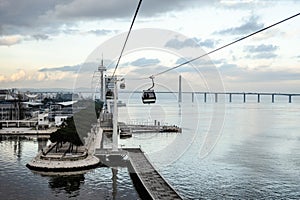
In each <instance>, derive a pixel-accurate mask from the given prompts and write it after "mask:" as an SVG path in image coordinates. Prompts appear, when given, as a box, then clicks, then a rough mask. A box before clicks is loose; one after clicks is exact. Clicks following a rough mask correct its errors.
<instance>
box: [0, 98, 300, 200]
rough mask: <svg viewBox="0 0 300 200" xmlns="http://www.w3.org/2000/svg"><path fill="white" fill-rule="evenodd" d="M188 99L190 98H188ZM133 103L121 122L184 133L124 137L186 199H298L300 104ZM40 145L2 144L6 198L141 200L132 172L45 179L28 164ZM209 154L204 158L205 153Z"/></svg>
mask: <svg viewBox="0 0 300 200" xmlns="http://www.w3.org/2000/svg"><path fill="white" fill-rule="evenodd" d="M186 98H189V97H186ZM132 99H133V98H130V100H128V101H127V104H128V106H127V107H125V108H120V112H119V116H120V120H121V121H124V122H132V123H147V122H148V123H153V121H154V120H159V121H161V122H162V123H163V122H168V123H169V124H176V125H180V126H181V127H182V128H183V131H182V133H181V134H177V133H175V134H174V133H152V134H149V133H147V134H146V133H144V134H138V133H137V134H134V135H133V137H132V138H130V139H127V140H121V141H120V143H121V145H122V146H125V147H137V146H141V147H142V148H143V149H144V151H146V152H147V154H148V156H149V157H150V159H151V160H152V161H153V163H154V164H155V166H156V167H157V169H158V170H159V171H160V172H161V174H162V175H163V176H164V177H165V178H166V180H167V181H168V182H169V183H171V185H172V186H173V187H174V188H175V189H176V190H177V191H178V192H179V193H180V194H181V195H182V196H183V197H185V198H186V199H300V123H299V122H300V103H299V102H297V101H296V102H294V103H292V104H288V103H287V101H286V99H283V100H282V101H280V102H277V103H274V104H272V103H270V101H269V99H267V100H264V99H262V100H261V101H262V103H260V104H257V103H255V99H253V101H252V102H251V99H250V100H249V103H246V104H244V103H241V101H240V102H239V101H237V102H234V103H231V104H229V103H226V104H222V103H218V104H214V103H207V104H203V103H202V102H201V100H200V101H199V103H194V104H192V103H188V102H189V101H190V100H189V99H188V100H186V101H185V102H186V103H183V104H181V105H180V106H179V105H178V104H177V103H176V100H175V97H174V98H173V97H172V98H165V97H163V96H162V97H161V98H160V102H159V103H158V104H156V105H152V106H148V105H146V106H145V105H141V104H140V103H139V102H138V101H136V100H132ZM39 144H40V146H42V145H43V143H41V142H40V141H37V139H36V138H35V139H34V140H28V139H20V138H19V139H18V138H14V139H7V138H2V140H1V141H0V154H1V157H0V165H1V168H0V185H1V187H0V199H69V198H70V199H114V198H115V199H138V198H139V197H138V194H137V192H136V191H135V188H134V186H133V184H132V181H131V179H130V177H129V175H128V171H127V169H126V168H119V169H118V171H117V172H116V174H117V175H116V176H113V174H115V172H114V173H113V171H112V169H111V168H97V169H94V170H91V171H87V172H82V173H81V174H75V175H66V174H65V175H41V174H37V173H34V172H32V171H30V170H28V169H27V168H26V167H25V164H26V163H27V162H28V161H29V160H30V159H32V157H34V156H35V154H36V153H37V151H38V148H39ZM203 152H204V153H203Z"/></svg>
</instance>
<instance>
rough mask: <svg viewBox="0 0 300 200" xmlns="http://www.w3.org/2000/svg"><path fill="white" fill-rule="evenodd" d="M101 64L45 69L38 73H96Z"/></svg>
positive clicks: (88, 63) (89, 63) (90, 63)
mask: <svg viewBox="0 0 300 200" xmlns="http://www.w3.org/2000/svg"><path fill="white" fill-rule="evenodd" d="M98 65H99V63H93V62H87V63H82V64H79V65H73V66H62V67H45V68H41V69H39V70H38V72H73V73H77V72H78V73H82V72H94V71H95V70H97V66H98Z"/></svg>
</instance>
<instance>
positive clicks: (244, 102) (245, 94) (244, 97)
mask: <svg viewBox="0 0 300 200" xmlns="http://www.w3.org/2000/svg"><path fill="white" fill-rule="evenodd" d="M244 103H246V94H245V93H244Z"/></svg>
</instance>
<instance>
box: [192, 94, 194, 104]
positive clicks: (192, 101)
mask: <svg viewBox="0 0 300 200" xmlns="http://www.w3.org/2000/svg"><path fill="white" fill-rule="evenodd" d="M194 96H195V93H194V92H192V103H194V98H195V97H194Z"/></svg>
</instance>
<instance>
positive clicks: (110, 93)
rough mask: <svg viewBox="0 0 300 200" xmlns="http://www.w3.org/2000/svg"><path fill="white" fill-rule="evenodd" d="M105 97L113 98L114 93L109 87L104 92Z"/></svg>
mask: <svg viewBox="0 0 300 200" xmlns="http://www.w3.org/2000/svg"><path fill="white" fill-rule="evenodd" d="M105 97H106V99H114V93H113V92H112V91H111V90H110V89H109V90H108V91H107V92H106V94H105Z"/></svg>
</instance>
